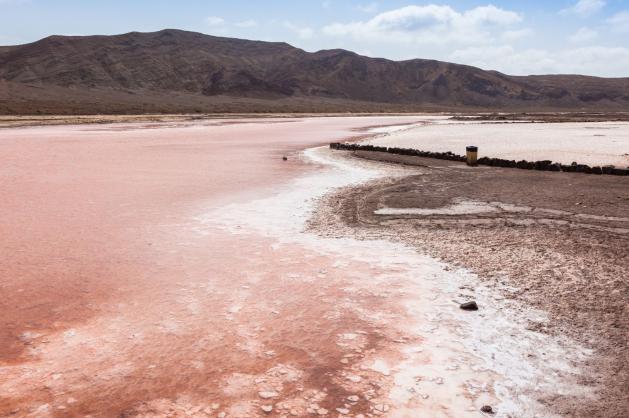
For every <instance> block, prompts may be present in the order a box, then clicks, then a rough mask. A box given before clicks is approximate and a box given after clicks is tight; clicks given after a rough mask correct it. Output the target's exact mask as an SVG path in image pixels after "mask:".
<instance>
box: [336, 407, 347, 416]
mask: <svg viewBox="0 0 629 418" xmlns="http://www.w3.org/2000/svg"><path fill="white" fill-rule="evenodd" d="M336 412H338V413H339V414H341V415H347V414H349V409H347V408H336Z"/></svg>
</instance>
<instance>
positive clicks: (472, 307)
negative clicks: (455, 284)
mask: <svg viewBox="0 0 629 418" xmlns="http://www.w3.org/2000/svg"><path fill="white" fill-rule="evenodd" d="M460 308H461V309H463V310H464V311H477V310H478V305H477V304H476V302H474V301H471V302H466V303H463V304H461V306H460Z"/></svg>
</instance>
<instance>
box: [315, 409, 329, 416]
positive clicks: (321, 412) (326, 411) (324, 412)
mask: <svg viewBox="0 0 629 418" xmlns="http://www.w3.org/2000/svg"><path fill="white" fill-rule="evenodd" d="M317 414H319V415H327V414H328V410H327V409H325V408H319V409H318V410H317Z"/></svg>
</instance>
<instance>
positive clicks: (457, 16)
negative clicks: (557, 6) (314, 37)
mask: <svg viewBox="0 0 629 418" xmlns="http://www.w3.org/2000/svg"><path fill="white" fill-rule="evenodd" d="M521 20H522V17H521V16H520V15H519V14H518V13H516V12H513V11H509V10H504V9H500V8H498V7H495V6H491V5H490V6H482V7H476V8H474V9H470V10H467V11H465V12H458V11H456V10H454V9H453V8H452V7H450V6H439V5H435V4H429V5H425V6H406V7H402V8H399V9H395V10H391V11H388V12H384V13H380V14H379V15H377V16H374V17H373V18H372V19H370V20H367V21H357V22H350V23H334V24H331V25H328V26H325V27H324V28H323V32H324V33H325V34H327V35H331V36H350V37H353V38H354V39H367V40H369V39H371V40H389V41H394V42H416V43H447V42H452V41H456V42H464V43H475V42H481V41H488V40H489V39H490V34H491V31H492V30H494V29H495V28H496V27H505V26H510V25H513V24H515V23H518V22H520V21H521Z"/></svg>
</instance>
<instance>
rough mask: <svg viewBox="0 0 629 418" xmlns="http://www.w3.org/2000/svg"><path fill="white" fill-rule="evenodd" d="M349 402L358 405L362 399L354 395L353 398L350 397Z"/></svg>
mask: <svg viewBox="0 0 629 418" xmlns="http://www.w3.org/2000/svg"><path fill="white" fill-rule="evenodd" d="M347 400H348V401H350V402H352V403H356V402H358V401H359V400H360V398H359V397H358V396H356V395H352V396H348V397H347Z"/></svg>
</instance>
